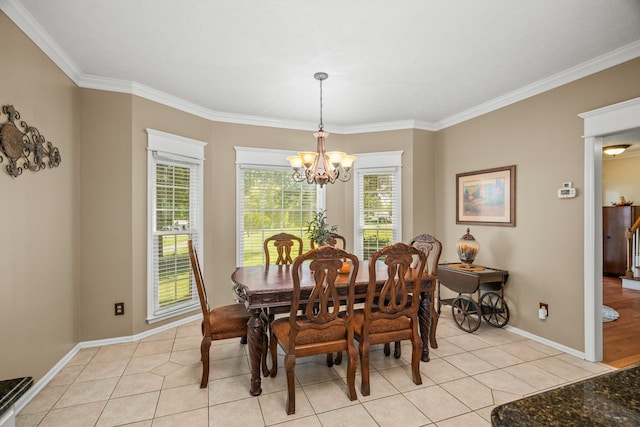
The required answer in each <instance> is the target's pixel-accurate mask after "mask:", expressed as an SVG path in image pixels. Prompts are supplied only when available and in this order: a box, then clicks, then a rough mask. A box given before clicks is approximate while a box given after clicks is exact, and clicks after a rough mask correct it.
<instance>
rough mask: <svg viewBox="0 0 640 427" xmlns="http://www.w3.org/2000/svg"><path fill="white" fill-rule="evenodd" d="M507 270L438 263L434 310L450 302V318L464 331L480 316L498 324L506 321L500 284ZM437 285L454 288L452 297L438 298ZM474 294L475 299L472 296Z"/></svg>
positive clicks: (473, 328) (477, 323)
mask: <svg viewBox="0 0 640 427" xmlns="http://www.w3.org/2000/svg"><path fill="white" fill-rule="evenodd" d="M508 278H509V272H508V271H506V270H498V269H495V268H489V267H482V266H475V265H472V266H471V267H466V266H463V265H462V264H440V265H439V266H438V313H440V311H441V310H440V309H441V306H442V305H443V304H446V305H450V306H451V312H452V314H453V320H454V321H455V322H456V325H458V328H460V329H462V330H463V331H465V332H474V331H476V330H477V329H478V328H479V327H480V319H481V318H482V319H484V320H485V322H487V323H488V324H489V325H491V326H493V327H495V328H501V327H503V326H504V325H506V324H507V323H508V322H509V307H508V306H507V302H506V301H505V300H504V285H505V284H506V283H507V279H508ZM440 285H444V286H445V287H446V288H448V289H450V290H452V291H454V292H457V293H458V296H457V297H455V298H442V296H441V295H442V293H441V289H440ZM474 298H475V299H474Z"/></svg>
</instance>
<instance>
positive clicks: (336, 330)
mask: <svg viewBox="0 0 640 427" xmlns="http://www.w3.org/2000/svg"><path fill="white" fill-rule="evenodd" d="M298 320H299V321H300V322H301V323H310V322H308V321H307V320H306V319H305V317H303V316H300V317H298ZM290 328H291V325H290V324H289V317H282V318H280V319H276V320H274V321H273V322H272V323H271V331H272V332H273V334H274V335H275V336H276V338H277V339H278V341H279V342H280V343H281V344H282V346H283V347H288V346H289V329H290ZM346 337H347V330H346V328H345V327H344V326H330V327H328V328H325V329H304V330H302V331H300V332H299V333H298V335H297V336H296V342H295V345H306V344H313V343H318V342H327V341H338V340H344V339H346Z"/></svg>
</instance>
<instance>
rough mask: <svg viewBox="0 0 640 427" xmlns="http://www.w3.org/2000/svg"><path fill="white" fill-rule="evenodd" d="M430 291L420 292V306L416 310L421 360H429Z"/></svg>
mask: <svg viewBox="0 0 640 427" xmlns="http://www.w3.org/2000/svg"><path fill="white" fill-rule="evenodd" d="M430 296H431V292H420V308H419V310H418V321H419V323H420V325H419V326H420V336H421V337H422V357H421V359H420V360H422V361H423V362H428V361H429V338H430V337H431V311H432V308H431V307H432V303H431V298H430Z"/></svg>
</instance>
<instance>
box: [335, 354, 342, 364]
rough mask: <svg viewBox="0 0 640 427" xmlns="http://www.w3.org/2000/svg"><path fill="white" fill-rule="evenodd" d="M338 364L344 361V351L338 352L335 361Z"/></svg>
mask: <svg viewBox="0 0 640 427" xmlns="http://www.w3.org/2000/svg"><path fill="white" fill-rule="evenodd" d="M334 363H335V364H336V365H339V364H341V363H342V352H341V351H339V352H337V353H336V360H335V362H334Z"/></svg>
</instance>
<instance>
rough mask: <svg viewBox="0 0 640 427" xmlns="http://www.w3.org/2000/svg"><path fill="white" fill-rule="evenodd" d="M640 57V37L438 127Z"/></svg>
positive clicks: (442, 122)
mask: <svg viewBox="0 0 640 427" xmlns="http://www.w3.org/2000/svg"><path fill="white" fill-rule="evenodd" d="M638 57H640V40H636V41H635V42H633V43H629V44H628V45H626V46H623V47H621V48H618V49H616V50H613V51H611V52H608V53H606V54H604V55H601V56H599V57H597V58H594V59H592V60H589V61H586V62H583V63H582V64H578V65H576V66H575V67H572V68H569V69H568V70H565V71H562V72H560V73H557V74H555V75H553V76H551V77H548V78H546V79H543V80H539V81H537V82H534V83H532V84H530V85H527V86H524V87H522V88H520V89H517V90H515V91H513V92H510V93H507V94H506V95H503V96H500V97H498V98H494V99H492V100H489V101H487V102H485V103H482V104H480V105H478V106H476V107H474V108H471V109H468V110H465V111H461V112H460V113H456V114H453V115H452V116H449V117H447V118H445V119H443V120H440V121H439V122H438V129H437V130H441V129H446V128H448V127H449V126H453V125H456V124H459V123H462V122H464V121H467V120H470V119H473V118H475V117H478V116H481V115H483V114H487V113H490V112H491V111H494V110H497V109H499V108H502V107H506V106H508V105H511V104H514V103H516V102H519V101H522V100H523V99H526V98H530V97H532V96H535V95H538V94H541V93H543V92H546V91H548V90H551V89H554V88H556V87H559V86H562V85H564V84H567V83H571V82H573V81H575V80H578V79H581V78H583V77H586V76H589V75H591V74H595V73H597V72H599V71H602V70H606V69H607V68H611V67H613V66H615V65H619V64H622V63H623V62H626V61H630V60H632V59H635V58H638Z"/></svg>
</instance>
